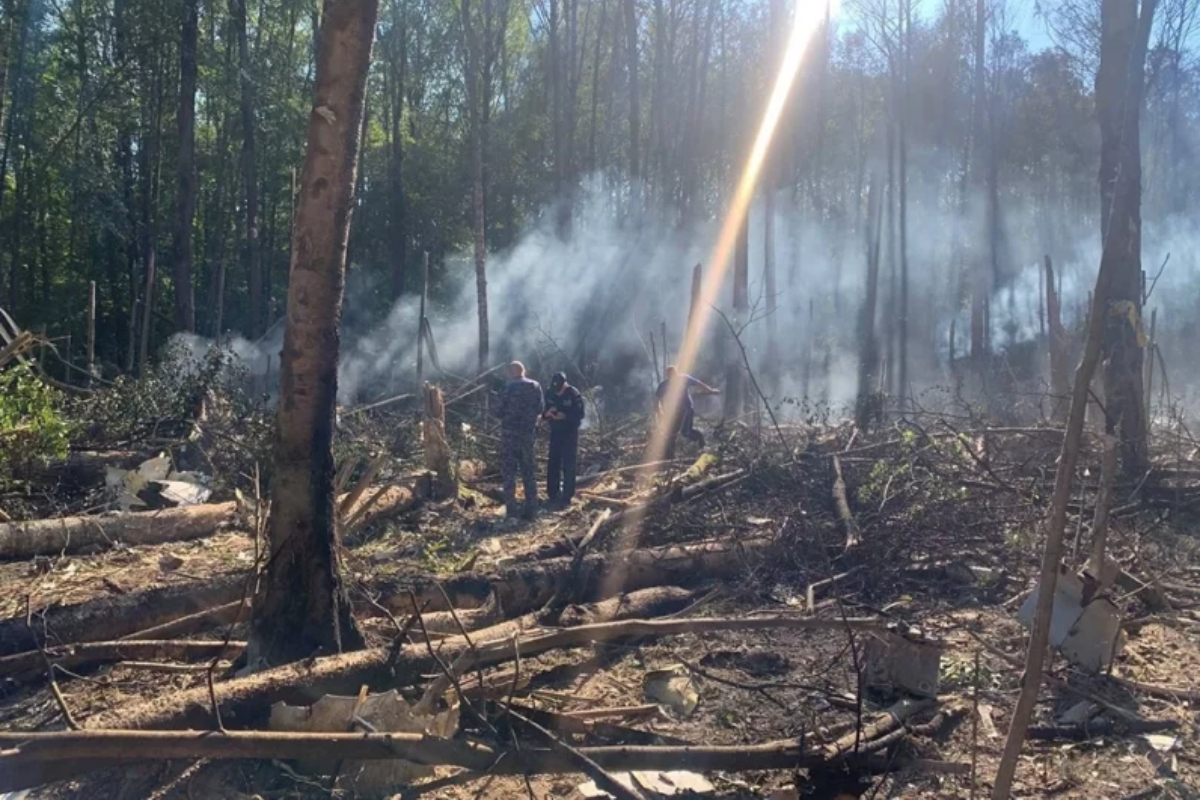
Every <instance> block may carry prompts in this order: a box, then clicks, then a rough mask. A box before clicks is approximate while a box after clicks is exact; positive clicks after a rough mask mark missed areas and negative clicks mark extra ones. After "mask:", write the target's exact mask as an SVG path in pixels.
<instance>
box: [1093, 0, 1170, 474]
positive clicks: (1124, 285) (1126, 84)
mask: <svg viewBox="0 0 1200 800" xmlns="http://www.w3.org/2000/svg"><path fill="white" fill-rule="evenodd" d="M1156 3H1157V0H1143V2H1142V3H1141V6H1142V9H1141V16H1140V17H1139V15H1138V1H1137V0H1105V2H1104V4H1103V6H1102V10H1101V32H1100V39H1101V41H1100V68H1099V70H1098V71H1097V73H1096V116H1097V117H1098V118H1099V120H1100V212H1101V213H1100V235H1101V238H1102V241H1103V243H1104V251H1103V255H1102V256H1101V266H1102V268H1103V266H1104V265H1105V264H1108V265H1110V267H1111V269H1110V274H1111V281H1112V282H1111V284H1110V285H1109V293H1108V305H1107V307H1105V308H1101V310H1100V313H1101V314H1103V315H1104V318H1105V320H1104V322H1105V337H1104V356H1103V360H1104V361H1106V362H1107V363H1108V368H1107V369H1106V370H1105V373H1104V397H1105V401H1106V406H1105V428H1106V429H1107V432H1108V433H1110V434H1111V433H1115V432H1116V431H1118V430H1119V431H1120V436H1121V456H1122V459H1121V461H1122V464H1121V466H1122V470H1123V472H1124V474H1125V476H1126V478H1127V479H1129V480H1133V481H1140V480H1141V479H1142V476H1143V475H1144V474H1145V473H1146V470H1147V469H1148V468H1149V455H1148V453H1147V449H1146V408H1145V397H1144V392H1145V385H1144V376H1143V367H1142V361H1143V346H1144V344H1145V341H1144V340H1145V335H1144V333H1143V332H1142V320H1141V314H1142V231H1141V229H1142V213H1141V205H1142V161H1141V138H1140V135H1139V127H1140V126H1139V124H1138V118H1139V116H1140V115H1141V109H1142V97H1143V94H1144V89H1145V63H1146V48H1147V44H1148V41H1149V37H1150V27H1151V23H1152V21H1153V16H1154V9H1155V5H1156Z"/></svg>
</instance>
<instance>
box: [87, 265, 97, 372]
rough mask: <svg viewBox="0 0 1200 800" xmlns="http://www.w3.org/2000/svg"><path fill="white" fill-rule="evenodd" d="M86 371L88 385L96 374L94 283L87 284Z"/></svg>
mask: <svg viewBox="0 0 1200 800" xmlns="http://www.w3.org/2000/svg"><path fill="white" fill-rule="evenodd" d="M87 371H88V385H89V386H91V384H92V378H93V377H94V376H95V374H96V282H95V281H90V282H89V283H88V309H87Z"/></svg>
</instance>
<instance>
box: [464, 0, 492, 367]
mask: <svg viewBox="0 0 1200 800" xmlns="http://www.w3.org/2000/svg"><path fill="white" fill-rule="evenodd" d="M461 12H462V28H463V45H464V48H463V49H464V50H465V54H466V72H467V74H466V88H467V123H468V126H469V133H468V135H469V136H470V146H471V212H472V213H471V221H472V224H471V228H472V234H473V238H474V243H475V301H476V304H477V307H478V311H479V371H480V372H484V371H486V370H487V365H488V361H489V354H488V297H487V227H486V226H487V214H486V208H485V198H484V194H483V115H484V111H483V109H482V107H481V106H482V102H483V95H484V92H483V87H482V86H481V85H480V82H481V81H480V72H481V70H480V62H481V61H482V53H481V45H480V42H479V33H478V31H477V30H476V28H475V21H474V20H473V19H472V15H471V0H462V9H461Z"/></svg>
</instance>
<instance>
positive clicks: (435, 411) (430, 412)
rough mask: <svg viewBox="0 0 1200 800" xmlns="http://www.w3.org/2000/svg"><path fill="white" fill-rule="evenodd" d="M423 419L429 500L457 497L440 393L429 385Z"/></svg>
mask: <svg viewBox="0 0 1200 800" xmlns="http://www.w3.org/2000/svg"><path fill="white" fill-rule="evenodd" d="M423 394H424V398H425V403H424V408H425V413H424V418H423V419H422V421H421V439H422V441H423V442H424V445H425V468H426V469H428V470H429V471H430V472H432V473H433V476H434V477H433V497H434V499H435V500H445V499H447V498H451V497H458V477H457V476H456V475H455V474H454V459H453V457H452V454H451V452H450V442H449V441H448V440H447V439H446V403H445V400H444V399H443V397H442V390H441V389H439V388H438V387H437V386H434V385H433V384H430V383H426V384H425V386H424V393H423Z"/></svg>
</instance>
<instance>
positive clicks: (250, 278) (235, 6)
mask: <svg viewBox="0 0 1200 800" xmlns="http://www.w3.org/2000/svg"><path fill="white" fill-rule="evenodd" d="M229 11H230V15H231V16H232V17H233V24H234V27H235V28H236V31H237V43H238V74H239V76H240V81H239V82H240V84H241V115H242V188H243V191H244V192H245V203H244V208H243V209H242V210H243V212H244V214H245V224H246V231H245V234H246V240H245V242H243V244H242V263H243V264H244V265H245V268H246V279H247V282H248V284H249V289H250V319H249V322H250V336H251V338H254V339H257V338H258V337H259V336H261V335H262V333H263V329H264V323H263V311H264V298H263V274H262V263H261V259H260V256H259V252H258V250H259V248H258V153H257V150H256V148H255V132H254V128H255V125H256V122H255V116H256V115H255V106H254V80H253V77H252V75H251V67H250V40H249V37H248V36H247V34H246V0H230V9H229Z"/></svg>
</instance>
